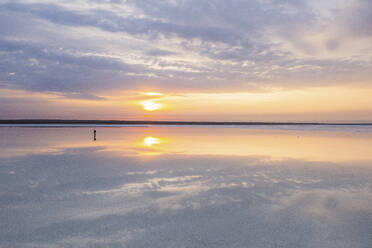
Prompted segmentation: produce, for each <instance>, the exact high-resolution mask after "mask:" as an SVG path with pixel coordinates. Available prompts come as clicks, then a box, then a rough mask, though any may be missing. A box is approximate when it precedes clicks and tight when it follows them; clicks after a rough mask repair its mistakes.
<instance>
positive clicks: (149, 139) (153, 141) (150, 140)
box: [143, 136, 159, 146]
mask: <svg viewBox="0 0 372 248" xmlns="http://www.w3.org/2000/svg"><path fill="white" fill-rule="evenodd" d="M143 143H144V144H145V145H146V146H153V145H155V144H159V139H158V138H154V137H151V136H149V137H146V138H145V139H144V141H143Z"/></svg>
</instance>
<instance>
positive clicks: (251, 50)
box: [0, 0, 372, 121]
mask: <svg viewBox="0 0 372 248" xmlns="http://www.w3.org/2000/svg"><path fill="white" fill-rule="evenodd" d="M371 30H372V2H371V1H367V0H337V1H336V0H331V1H320V0H315V1H305V0H291V1H288V0H252V1H245V0H232V1H220V0H211V1H196V0H187V1H177V0H161V1H160V0H77V1H55V0H54V1H53V0H46V1H45V0H44V1H41V0H15V1H8V0H0V119H7V118H65V119H150V120H218V121H230V120H231V121H372V100H371V99H372V45H371V44H372V31H371ZM146 110H147V111H146Z"/></svg>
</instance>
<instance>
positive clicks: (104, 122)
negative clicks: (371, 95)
mask: <svg viewBox="0 0 372 248" xmlns="http://www.w3.org/2000/svg"><path fill="white" fill-rule="evenodd" d="M0 125H217V126H223V125H234V126H251V125H337V126H341V125H350V126H372V123H370V122H366V123H364V122H358V123H353V122H351V123H349V122H342V123H341V122H236V121H233V122H222V121H143V120H134V121H129V120H60V119H18V120H0Z"/></svg>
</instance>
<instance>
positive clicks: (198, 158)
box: [0, 126, 372, 248]
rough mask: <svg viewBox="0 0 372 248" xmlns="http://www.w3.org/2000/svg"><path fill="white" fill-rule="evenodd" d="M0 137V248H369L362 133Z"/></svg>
mask: <svg viewBox="0 0 372 248" xmlns="http://www.w3.org/2000/svg"><path fill="white" fill-rule="evenodd" d="M96 130H97V140H96V141H94V140H93V128H92V127H68V128H64V127H43V128H37V127H0V230H1V231H0V247H159V248H160V247H353V248H354V247H356V248H358V247H366V248H367V247H368V248H369V247H372V235H371V233H372V204H371V202H372V185H371V182H372V150H371V149H372V128H371V127H358V126H356V127H351V126H340V127H332V126H331V127H321V126H320V127H310V128H309V127H300V126H298V127H296V126H291V127H285V126H283V127H278V126H270V127H267V126H266V127H260V126H254V127H206V126H203V127H201V126H193V127H190V126H142V127H130V126H127V127H96Z"/></svg>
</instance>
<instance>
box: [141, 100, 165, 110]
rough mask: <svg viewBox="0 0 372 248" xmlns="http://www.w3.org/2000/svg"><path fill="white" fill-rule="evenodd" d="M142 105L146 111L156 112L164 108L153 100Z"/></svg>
mask: <svg viewBox="0 0 372 248" xmlns="http://www.w3.org/2000/svg"><path fill="white" fill-rule="evenodd" d="M141 104H142V106H143V108H144V109H145V110H146V111H155V110H158V109H160V108H161V107H162V105H161V104H159V103H155V102H153V101H152V100H148V101H144V102H142V103H141Z"/></svg>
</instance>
